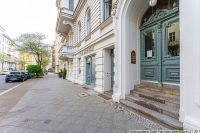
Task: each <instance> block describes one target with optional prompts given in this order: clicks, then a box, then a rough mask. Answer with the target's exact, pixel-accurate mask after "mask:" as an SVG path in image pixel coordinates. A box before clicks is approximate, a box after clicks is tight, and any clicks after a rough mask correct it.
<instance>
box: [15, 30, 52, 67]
mask: <svg viewBox="0 0 200 133" xmlns="http://www.w3.org/2000/svg"><path fill="white" fill-rule="evenodd" d="M45 39H46V37H45V35H44V34H42V33H37V32H36V33H25V34H22V35H20V36H19V37H18V38H17V39H16V41H17V43H19V48H18V50H19V51H21V52H25V53H30V54H32V55H33V56H34V58H35V60H36V62H37V64H38V65H39V66H42V65H43V64H44V62H46V60H45V58H49V56H50V45H49V44H45V43H43V40H45ZM45 64H46V63H45ZM47 64H48V63H47Z"/></svg>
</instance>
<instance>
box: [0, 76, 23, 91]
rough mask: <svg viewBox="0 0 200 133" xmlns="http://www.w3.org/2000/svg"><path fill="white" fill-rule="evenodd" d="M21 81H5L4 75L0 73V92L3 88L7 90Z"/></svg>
mask: <svg viewBox="0 0 200 133" xmlns="http://www.w3.org/2000/svg"><path fill="white" fill-rule="evenodd" d="M20 83H21V82H9V83H5V75H0V93H2V92H3V91H5V90H8V89H10V88H12V87H15V86H17V85H19V84H20Z"/></svg>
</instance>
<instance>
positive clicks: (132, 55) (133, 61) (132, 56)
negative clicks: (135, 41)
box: [131, 50, 136, 64]
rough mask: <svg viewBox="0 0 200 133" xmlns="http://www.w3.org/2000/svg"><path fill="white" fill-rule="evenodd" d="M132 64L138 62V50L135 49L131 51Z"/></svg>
mask: <svg viewBox="0 0 200 133" xmlns="http://www.w3.org/2000/svg"><path fill="white" fill-rule="evenodd" d="M131 64H136V52H135V51H134V50H133V51H132V52H131Z"/></svg>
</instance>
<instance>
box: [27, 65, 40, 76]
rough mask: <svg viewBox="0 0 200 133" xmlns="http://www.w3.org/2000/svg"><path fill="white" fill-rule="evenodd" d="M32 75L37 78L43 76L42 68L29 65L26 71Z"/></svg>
mask: <svg viewBox="0 0 200 133" xmlns="http://www.w3.org/2000/svg"><path fill="white" fill-rule="evenodd" d="M26 70H27V71H28V72H29V73H31V75H35V76H36V77H39V76H43V70H42V67H41V66H39V65H29V66H27V69H26Z"/></svg>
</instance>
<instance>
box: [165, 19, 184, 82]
mask: <svg viewBox="0 0 200 133" xmlns="http://www.w3.org/2000/svg"><path fill="white" fill-rule="evenodd" d="M162 37H163V39H162V40H163V45H164V46H163V49H162V57H163V58H162V73H163V77H162V82H172V83H179V82H180V56H179V53H180V41H179V40H180V30H179V19H178V17H175V18H172V19H170V20H168V21H165V22H164V23H163V36H162Z"/></svg>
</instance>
